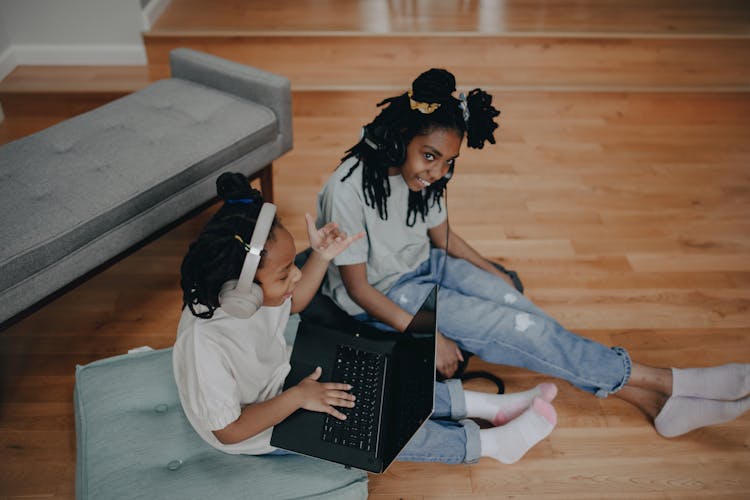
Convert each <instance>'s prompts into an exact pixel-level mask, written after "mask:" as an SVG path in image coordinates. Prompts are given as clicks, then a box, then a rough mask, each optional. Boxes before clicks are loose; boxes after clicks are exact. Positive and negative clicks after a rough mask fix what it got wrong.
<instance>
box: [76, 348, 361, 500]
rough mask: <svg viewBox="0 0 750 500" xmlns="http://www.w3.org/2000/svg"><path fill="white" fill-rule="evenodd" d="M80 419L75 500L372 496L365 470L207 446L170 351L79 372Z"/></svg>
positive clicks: (133, 356)
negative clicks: (183, 400)
mask: <svg viewBox="0 0 750 500" xmlns="http://www.w3.org/2000/svg"><path fill="white" fill-rule="evenodd" d="M75 415H76V435H77V465H76V497H77V499H78V500H84V499H91V500H108V499H112V500H128V499H143V500H146V499H149V500H150V499H159V500H170V499H179V500H186V499H195V500H199V499H200V500H206V499H211V500H224V499H232V500H234V499H243V498H253V499H255V498H257V499H284V498H302V497H303V498H325V499H364V498H367V474H365V473H364V472H362V471H359V470H356V469H345V468H344V467H343V466H341V465H337V464H333V463H330V462H325V461H322V460H318V459H314V458H309V457H304V456H301V455H286V456H283V455H278V456H260V457H253V456H244V455H228V454H225V453H222V452H220V451H218V450H216V449H214V448H212V447H211V446H209V445H208V444H206V443H205V442H204V441H203V440H202V439H201V438H200V437H199V436H198V434H197V433H196V432H195V431H194V430H193V428H192V427H190V424H189V423H188V421H187V418H186V417H185V414H184V413H183V411H182V407H181V406H180V401H179V396H178V394H177V386H176V385H175V382H174V377H173V375H172V350H171V349H162V350H158V351H150V352H145V353H137V354H127V355H123V356H117V357H114V358H108V359H104V360H100V361H96V362H94V363H91V364H88V365H85V366H79V367H78V368H77V371H76V385H75Z"/></svg>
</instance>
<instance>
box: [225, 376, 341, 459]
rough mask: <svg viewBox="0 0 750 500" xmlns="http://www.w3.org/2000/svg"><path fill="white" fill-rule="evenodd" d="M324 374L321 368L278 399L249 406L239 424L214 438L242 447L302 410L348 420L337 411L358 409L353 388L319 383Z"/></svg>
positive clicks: (243, 411)
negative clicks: (354, 407) (246, 441)
mask: <svg viewBox="0 0 750 500" xmlns="http://www.w3.org/2000/svg"><path fill="white" fill-rule="evenodd" d="M320 373H321V371H320V368H319V367H318V368H316V369H315V371H314V372H313V373H312V374H310V375H309V376H308V377H306V378H304V379H302V381H301V382H300V383H299V384H297V385H296V386H294V387H291V388H289V389H287V390H286V391H284V392H282V393H281V394H279V395H278V396H276V397H274V398H271V399H268V400H266V401H262V402H259V403H253V404H250V405H247V406H245V407H244V408H243V409H242V413H240V416H239V418H238V419H237V420H235V421H234V422H232V423H231V424H229V425H228V426H226V427H224V428H223V429H220V430H218V431H213V433H214V436H216V439H218V440H219V441H220V442H221V443H223V444H235V443H239V442H241V441H244V440H246V439H249V438H251V437H253V436H255V435H257V434H259V433H261V432H263V431H265V430H266V429H269V428H271V427H273V426H274V425H276V424H278V423H279V422H281V421H282V420H284V419H285V418H286V417H288V416H289V415H291V414H292V413H294V412H295V411H297V410H298V409H300V408H304V409H306V410H310V411H317V412H323V413H328V414H330V415H333V416H334V417H336V418H338V419H342V420H343V419H345V418H346V417H345V416H344V414H343V413H341V412H340V411H338V410H337V409H336V408H335V407H336V406H339V407H346V408H352V407H353V406H354V396H353V395H351V394H349V393H348V392H345V391H348V390H349V389H351V386H350V385H348V384H339V383H334V382H327V383H320V382H317V380H318V379H319V378H320Z"/></svg>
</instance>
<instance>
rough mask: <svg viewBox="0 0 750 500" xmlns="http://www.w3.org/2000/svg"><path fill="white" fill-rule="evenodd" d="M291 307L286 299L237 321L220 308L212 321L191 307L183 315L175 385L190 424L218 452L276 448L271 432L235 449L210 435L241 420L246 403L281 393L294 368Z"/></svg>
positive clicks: (176, 347) (258, 451) (175, 354)
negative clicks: (286, 331) (288, 339)
mask: <svg viewBox="0 0 750 500" xmlns="http://www.w3.org/2000/svg"><path fill="white" fill-rule="evenodd" d="M291 304H292V301H291V299H287V300H286V301H285V302H284V303H283V304H282V305H280V306H278V307H261V308H260V309H259V310H258V312H256V313H255V314H254V315H253V316H252V317H250V318H249V319H237V318H234V317H232V316H229V315H228V314H227V313H225V312H224V311H223V310H222V309H221V308H218V309H216V311H214V315H213V317H212V318H210V319H201V318H196V317H195V316H193V314H192V313H191V312H190V310H189V309H188V308H185V309H184V310H183V311H182V316H181V317H180V324H179V326H178V327H177V341H176V342H175V345H174V350H173V352H172V365H173V368H174V376H175V381H176V382H177V389H178V391H179V393H180V402H181V403H182V408H183V409H184V411H185V415H187V418H188V420H189V421H190V424H191V425H192V426H193V428H194V429H195V430H196V432H198V434H199V435H200V436H201V437H202V438H203V439H204V440H205V441H206V442H207V443H208V444H210V445H211V446H213V447H214V448H217V449H219V450H221V451H224V452H226V453H234V454H249V455H260V454H265V453H270V452H272V451H273V450H275V448H274V447H272V446H271V445H270V441H271V432H272V429H271V428H269V429H267V430H265V431H263V432H261V433H260V434H257V435H256V436H253V437H251V438H250V439H246V440H245V441H242V442H240V443H236V444H231V445H226V444H222V443H221V442H220V441H219V440H218V439H216V436H214V434H213V433H212V432H211V431H215V430H220V429H223V428H224V427H226V426H227V425H229V424H231V423H232V422H234V421H235V420H237V418H239V416H240V412H241V411H242V408H244V407H245V406H247V405H248V404H250V403H255V402H258V401H265V400H267V399H271V398H273V397H274V396H276V395H278V394H279V393H280V392H281V389H282V386H283V385H284V379H285V378H286V376H287V374H288V373H289V369H290V366H289V357H290V355H291V347H290V346H287V345H286V342H285V340H284V329H285V327H286V324H287V321H288V320H289V312H290V310H291Z"/></svg>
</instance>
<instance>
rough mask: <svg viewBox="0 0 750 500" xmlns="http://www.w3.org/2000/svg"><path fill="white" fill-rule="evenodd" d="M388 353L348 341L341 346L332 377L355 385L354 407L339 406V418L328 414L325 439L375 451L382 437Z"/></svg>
mask: <svg viewBox="0 0 750 500" xmlns="http://www.w3.org/2000/svg"><path fill="white" fill-rule="evenodd" d="M385 364H386V357H385V355H383V354H378V353H373V352H368V351H362V350H360V349H356V348H354V347H351V346H347V345H340V346H338V350H337V352H336V365H335V367H334V370H333V376H332V380H333V381H334V382H342V383H344V384H350V385H351V386H352V390H351V393H352V394H354V396H355V397H356V400H355V405H354V408H338V410H339V411H340V412H341V413H343V414H344V415H346V420H339V419H337V418H336V417H333V416H331V415H326V419H325V423H324V425H323V432H322V434H321V439H323V441H327V442H329V443H334V444H340V445H342V446H348V447H350V448H354V449H357V450H362V451H370V452H371V451H374V450H375V448H376V445H377V438H378V427H377V426H378V421H379V417H380V410H381V408H380V407H381V403H382V395H383V389H384V387H383V385H384V377H385Z"/></svg>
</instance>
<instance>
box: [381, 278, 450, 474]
mask: <svg viewBox="0 0 750 500" xmlns="http://www.w3.org/2000/svg"><path fill="white" fill-rule="evenodd" d="M436 328H437V286H434V287H433V288H432V290H431V291H430V293H429V295H428V296H427V298H426V299H425V301H424V303H423V304H422V306H421V307H420V308H419V310H418V311H417V313H416V314H415V315H414V318H413V319H412V321H411V323H410V324H409V326H408V327H407V328H406V330H405V332H404V333H403V334H400V335H401V338H399V341H398V343H397V346H396V351H395V356H394V358H395V359H394V361H395V363H394V370H395V371H396V373H395V374H394V375H395V376H394V380H397V381H399V383H397V384H394V385H393V387H392V390H393V391H396V392H397V394H396V397H395V398H394V401H393V402H394V403H395V404H394V405H392V406H391V407H390V410H389V411H390V413H391V415H389V418H387V419H386V421H388V422H392V423H393V425H395V429H393V431H394V432H392V433H389V434H390V435H391V436H392V438H391V439H389V440H388V442H387V443H386V446H385V448H384V450H383V452H384V453H383V459H384V462H385V463H386V464H389V463H390V462H392V461H393V460H394V459H395V458H396V456H397V455H398V454H399V453H400V452H401V450H402V449H403V448H404V446H406V444H407V443H408V442H409V439H411V438H412V436H414V433H415V432H417V430H418V429H419V427H420V426H421V425H422V424H423V423H424V421H425V420H426V419H428V418H429V417H430V415H431V414H432V411H433V408H434V399H435V331H436Z"/></svg>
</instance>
